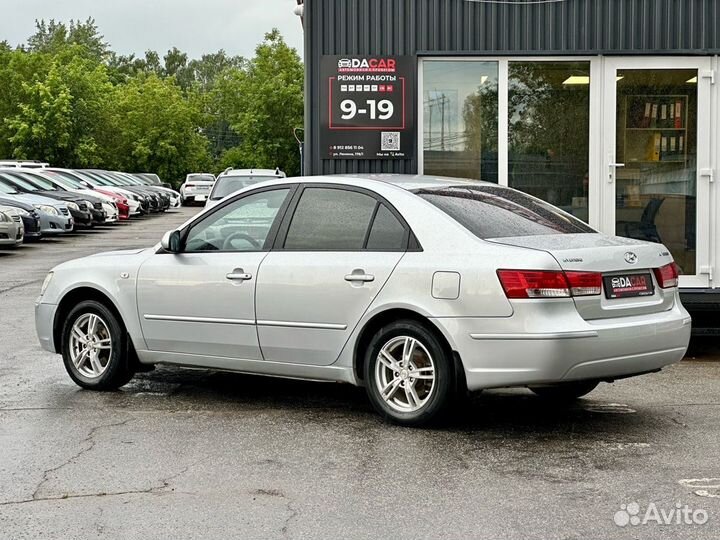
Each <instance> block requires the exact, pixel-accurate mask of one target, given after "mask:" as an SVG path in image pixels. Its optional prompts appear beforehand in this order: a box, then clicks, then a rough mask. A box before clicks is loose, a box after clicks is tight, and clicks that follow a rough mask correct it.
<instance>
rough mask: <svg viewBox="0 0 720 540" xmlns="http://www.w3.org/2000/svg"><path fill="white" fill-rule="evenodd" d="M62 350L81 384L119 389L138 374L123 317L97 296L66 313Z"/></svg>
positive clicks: (71, 373) (63, 355)
mask: <svg viewBox="0 0 720 540" xmlns="http://www.w3.org/2000/svg"><path fill="white" fill-rule="evenodd" d="M61 352H62V357H63V363H64V364H65V369H66V370H67V372H68V374H69V375H70V378H72V380H73V381H75V383H76V384H77V385H78V386H81V387H82V388H88V389H90V390H117V389H118V388H120V387H121V386H123V385H125V384H127V383H128V382H129V381H130V379H132V378H133V375H134V374H135V372H134V369H133V368H132V366H131V364H130V360H129V355H128V336H127V332H126V331H125V327H124V325H123V324H122V321H121V320H119V317H118V316H117V315H116V314H115V313H113V312H112V311H111V310H110V309H108V308H107V307H106V306H105V305H103V304H101V303H100V302H97V301H95V300H85V301H83V302H80V303H79V304H78V305H77V306H75V307H74V308H73V309H72V310H71V311H70V313H69V314H68V315H67V317H66V319H65V324H64V326H63V329H62V341H61Z"/></svg>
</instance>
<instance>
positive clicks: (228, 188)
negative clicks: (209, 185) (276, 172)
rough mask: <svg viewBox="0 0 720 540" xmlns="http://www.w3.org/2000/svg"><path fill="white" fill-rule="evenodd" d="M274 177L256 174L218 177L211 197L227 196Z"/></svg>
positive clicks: (216, 198)
mask: <svg viewBox="0 0 720 540" xmlns="http://www.w3.org/2000/svg"><path fill="white" fill-rule="evenodd" d="M269 178H272V177H266V178H262V177H259V178H255V177H254V176H223V177H221V178H218V179H217V181H216V182H215V188H214V189H213V192H212V196H211V197H210V198H211V199H212V200H213V201H217V200H218V199H222V198H224V197H227V196H228V195H230V194H231V193H234V192H236V191H237V190H239V189H243V188H246V187H248V186H252V185H253V184H257V183H258V182H262V181H263V180H269Z"/></svg>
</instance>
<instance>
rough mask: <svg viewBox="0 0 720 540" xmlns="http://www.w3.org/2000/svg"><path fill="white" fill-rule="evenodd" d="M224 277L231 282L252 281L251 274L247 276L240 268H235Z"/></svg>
mask: <svg viewBox="0 0 720 540" xmlns="http://www.w3.org/2000/svg"><path fill="white" fill-rule="evenodd" d="M225 277H226V278H227V279H229V280H231V281H247V280H248V279H252V274H248V273H247V272H245V270H243V269H242V268H236V269H235V270H233V271H232V272H230V273H229V274H225Z"/></svg>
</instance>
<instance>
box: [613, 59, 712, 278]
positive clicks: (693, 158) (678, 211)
mask: <svg viewBox="0 0 720 540" xmlns="http://www.w3.org/2000/svg"><path fill="white" fill-rule="evenodd" d="M617 75H618V83H617V137H616V155H617V159H618V161H620V162H621V163H623V164H624V167H621V168H619V169H618V171H617V173H616V179H617V180H616V194H615V204H616V211H615V215H616V231H617V234H618V235H620V236H628V237H630V238H637V239H639V240H646V241H649V242H662V243H663V244H665V246H667V247H668V248H669V249H670V252H671V253H672V255H673V257H674V258H675V262H676V263H677V264H678V265H679V266H680V271H681V273H683V274H690V275H692V274H695V273H696V232H697V213H696V211H697V209H696V195H697V180H696V178H697V144H698V141H697V136H696V133H697V112H698V111H697V70H682V69H653V70H648V69H628V70H622V71H619V72H618V74H617Z"/></svg>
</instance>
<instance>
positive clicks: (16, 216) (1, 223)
mask: <svg viewBox="0 0 720 540" xmlns="http://www.w3.org/2000/svg"><path fill="white" fill-rule="evenodd" d="M24 236H25V228H24V227H23V223H22V219H21V217H20V212H18V209H17V208H13V207H12V206H4V205H0V248H7V247H10V248H14V247H17V246H19V245H20V244H22V243H23V237H24Z"/></svg>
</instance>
